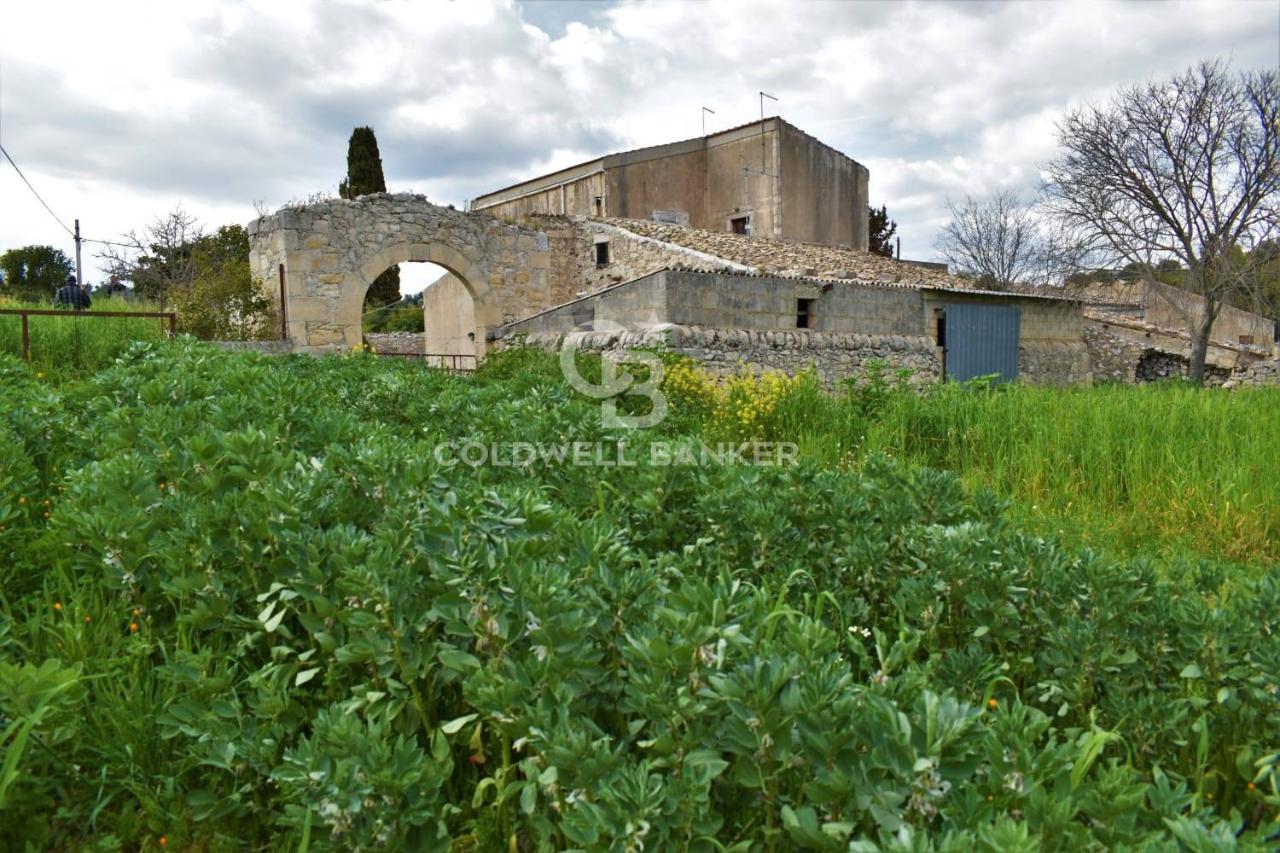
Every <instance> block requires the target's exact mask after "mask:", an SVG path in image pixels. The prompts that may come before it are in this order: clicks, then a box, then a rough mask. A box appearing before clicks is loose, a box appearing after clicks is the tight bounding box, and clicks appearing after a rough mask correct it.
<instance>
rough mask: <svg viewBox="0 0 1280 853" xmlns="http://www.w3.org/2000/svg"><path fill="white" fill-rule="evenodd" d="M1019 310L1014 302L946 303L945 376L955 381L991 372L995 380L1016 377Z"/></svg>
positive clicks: (1019, 323)
mask: <svg viewBox="0 0 1280 853" xmlns="http://www.w3.org/2000/svg"><path fill="white" fill-rule="evenodd" d="M1021 325H1022V310H1021V309H1020V308H1019V307H1018V306H1016V305H975V304H948V305H947V306H946V336H947V344H946V346H947V349H946V353H947V378H948V379H955V380H957V381H964V380H965V379H972V378H974V377H975V376H988V375H991V374H995V375H997V376H998V377H999V379H998V380H997V381H998V382H1012V381H1013V380H1015V379H1017V378H1018V335H1019V331H1020V329H1021Z"/></svg>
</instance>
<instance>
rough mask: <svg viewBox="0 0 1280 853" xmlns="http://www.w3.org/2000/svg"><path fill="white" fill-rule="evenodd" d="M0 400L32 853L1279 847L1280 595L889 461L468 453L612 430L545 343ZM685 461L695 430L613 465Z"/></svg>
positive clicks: (1274, 582) (179, 351) (132, 364)
mask: <svg viewBox="0 0 1280 853" xmlns="http://www.w3.org/2000/svg"><path fill="white" fill-rule="evenodd" d="M0 370H3V371H4V372H5V376H6V377H8V378H12V380H13V381H12V383H9V382H6V386H5V387H6V388H8V387H13V388H15V389H18V388H21V389H24V390H22V391H13V392H8V391H6V390H4V389H0V402H2V403H3V406H4V408H2V409H0V413H3V415H4V420H3V421H0V424H3V425H7V428H8V430H9V432H8V434H7V436H8V437H7V439H5V441H7V444H5V443H0V448H3V447H6V446H8V447H10V448H13V447H22V448H24V451H25V449H28V448H29V449H30V451H29V452H30V454H31V457H30V458H31V462H30V465H29V468H27V469H24V471H25V473H20V474H19V477H20V478H26V479H29V478H31V477H32V476H34V477H35V478H36V482H37V486H18V487H17V488H19V489H23V488H45V489H46V492H47V494H49V495H50V502H51V506H50V509H49V510H48V512H49V516H48V517H47V518H46V517H45V516H44V515H43V512H38V513H35V512H19V513H17V514H14V515H10V516H9V519H10V520H11V523H12V525H13V526H14V528H15V529H17V530H19V534H18V535H17V536H16V537H15V538H13V539H11V540H5V543H4V544H5V547H8V548H10V549H11V558H10V559H8V560H4V561H0V590H3V596H2V597H0V712H3V714H4V715H5V720H4V729H3V731H4V732H5V733H7V734H6V735H5V736H6V737H8V738H10V739H11V742H12V741H16V738H17V735H18V733H20V731H21V730H20V729H16V728H14V726H15V723H14V722H12V721H21V720H30V719H32V716H33V712H32V710H31V709H33V708H36V707H37V706H38V704H39V702H40V701H41V700H40V697H41V696H46V697H48V696H51V695H52V694H51V693H50V691H51V690H54V691H55V692H57V691H58V688H57V687H56V685H57V684H64V683H66V684H73V685H74V686H73V687H68V688H67V690H66V692H65V693H63V692H57V698H56V700H54V699H51V700H50V701H52V702H55V703H56V710H51V711H49V712H48V713H47V714H43V715H41V716H40V718H39V720H38V721H37V722H36V723H33V724H31V725H30V726H29V727H28V728H27V729H26V730H27V731H28V732H29V733H30V734H29V735H28V740H27V746H26V748H24V749H23V750H21V751H18V752H14V753H13V754H14V755H15V756H16V757H15V758H14V759H13V765H14V766H15V767H16V768H17V770H18V777H17V782H15V783H14V784H13V786H11V788H10V789H9V790H11V791H14V792H17V795H15V796H14V797H13V798H12V799H10V800H6V801H5V804H6V805H7V809H6V811H5V814H4V820H5V822H6V825H11V826H19V827H22V831H23V833H24V838H28V839H31V840H32V841H33V843H34V844H44V845H46V846H49V847H54V848H78V847H79V848H82V847H86V846H90V845H91V844H94V843H101V844H104V845H106V844H112V843H115V844H120V845H122V846H129V847H144V846H149V845H154V844H155V843H156V839H158V838H159V837H160V836H162V835H163V836H165V837H166V838H167V839H168V841H169V843H170V845H171V846H174V847H176V849H185V848H186V847H188V846H199V847H202V848H206V849H242V848H244V847H260V848H267V847H272V848H277V847H278V848H281V849H285V848H289V849H292V848H294V847H306V848H307V849H356V848H360V849H374V848H381V847H385V848H387V849H392V848H396V849H401V848H403V849H436V848H441V849H442V848H444V847H445V846H446V844H448V843H450V842H452V843H454V844H456V845H457V846H458V847H459V848H461V849H495V848H504V847H505V848H513V849H619V850H626V849H633V850H635V849H641V848H642V847H643V849H725V848H729V849H742V850H746V849H811V850H828V849H830V850H834V849H855V850H878V849H886V850H888V849H895V850H896V849H929V848H930V847H933V848H938V849H953V850H959V849H993V850H995V849H1001V850H1002V849H1015V848H1034V847H1040V848H1043V849H1060V850H1077V849H1112V848H1127V849H1138V848H1170V849H1172V848H1175V847H1176V846H1177V845H1179V844H1182V845H1185V846H1187V847H1190V848H1195V849H1219V848H1221V849H1226V848H1227V847H1228V846H1231V845H1234V846H1237V847H1240V848H1243V849H1265V848H1266V845H1267V844H1268V843H1269V842H1268V841H1267V839H1268V838H1269V837H1270V836H1272V835H1273V834H1274V833H1275V832H1277V831H1278V830H1280V824H1277V822H1276V820H1275V814H1276V811H1277V808H1278V807H1280V779H1278V778H1277V775H1276V763H1277V757H1276V754H1277V752H1280V741H1277V732H1280V704H1278V703H1277V690H1280V686H1278V685H1277V676H1276V674H1277V673H1280V623H1278V622H1277V619H1278V618H1280V617H1277V614H1280V580H1278V579H1277V578H1276V577H1275V576H1274V574H1270V575H1264V576H1261V577H1257V578H1250V577H1233V578H1228V577H1227V576H1226V575H1227V573H1225V572H1222V571H1216V570H1215V569H1214V568H1213V567H1212V566H1205V567H1203V569H1202V570H1201V571H1198V572H1196V573H1194V574H1188V575H1187V576H1185V577H1166V576H1164V575H1162V574H1161V573H1160V572H1158V571H1157V570H1156V569H1155V568H1154V567H1153V566H1152V565H1151V564H1149V563H1145V562H1136V563H1125V562H1117V561H1114V560H1111V559H1108V558H1105V557H1102V556H1099V555H1097V554H1094V553H1090V552H1077V551H1074V550H1071V549H1068V548H1064V547H1063V546H1062V545H1061V544H1060V543H1058V542H1056V541H1054V540H1052V539H1046V538H1042V537H1040V536H1036V535H1031V534H1028V533H1026V532H1024V531H1022V530H1020V529H1019V528H1018V526H1017V525H1016V524H1015V523H1013V522H1012V521H1011V520H1010V519H1009V517H1008V515H1007V505H1006V504H1005V503H1004V502H1003V501H1002V500H1000V499H998V498H996V497H995V496H994V495H992V494H991V493H990V492H987V491H984V490H973V491H970V490H966V488H965V487H964V484H963V483H962V481H961V480H960V478H959V477H957V476H956V475H954V474H950V473H945V472H940V471H936V470H933V469H930V468H916V467H910V466H907V465H904V464H902V463H901V462H897V461H894V460H891V459H888V458H886V457H885V456H883V455H879V454H871V455H869V456H867V457H866V458H865V459H863V460H861V462H860V464H859V466H858V469H857V470H856V471H847V470H842V469H840V468H838V467H836V466H831V465H826V464H818V463H815V462H812V461H808V462H803V463H802V464H800V465H798V466H795V467H784V468H767V467H744V466H728V465H726V466H716V465H711V466H698V467H688V466H659V465H648V464H640V465H637V466H634V467H618V466H614V467H581V466H574V465H571V464H532V465H526V466H484V467H479V468H467V467H450V466H449V465H447V464H445V463H443V462H442V461H441V460H440V459H439V458H438V457H437V454H436V450H437V448H438V447H440V446H441V444H442V443H444V442H450V441H475V442H479V443H482V444H488V443H492V442H511V441H529V442H555V441H587V442H596V441H600V442H611V441H616V440H618V438H619V436H616V435H613V434H612V433H611V432H610V431H607V430H605V429H604V428H603V426H602V425H601V423H600V415H599V405H598V402H596V401H593V400H587V399H585V398H582V397H580V396H577V395H575V394H574V393H573V392H571V391H570V390H569V389H568V388H567V386H566V385H565V383H564V382H563V381H562V380H560V379H559V378H558V369H557V367H556V365H555V361H554V359H548V358H545V357H544V358H541V359H540V358H537V357H535V356H533V355H530V354H518V353H513V354H510V355H506V356H503V357H502V358H498V359H495V360H493V361H492V362H490V364H489V365H487V366H486V368H485V369H484V370H482V371H480V373H479V374H478V375H477V376H476V377H474V378H471V377H466V378H462V377H453V376H449V375H446V374H444V373H442V372H439V371H433V370H426V369H423V368H422V367H421V366H420V365H416V364H408V363H405V364H401V363H386V362H385V361H382V360H379V359H376V358H373V357H369V356H366V355H350V356H343V357H339V356H330V357H325V358H311V357H302V356H289V357H280V358H267V357H263V356H258V355H254V354H250V353H224V352H219V351H216V350H214V349H212V348H208V347H205V346H202V345H199V344H197V343H194V342H192V341H190V340H183V341H180V342H178V344H177V345H174V346H169V345H164V346H160V345H139V346H137V347H135V348H134V349H132V350H130V351H129V352H127V353H126V354H125V355H124V356H123V357H122V358H121V359H120V360H119V361H118V362H117V363H116V364H115V365H113V366H111V367H109V368H108V369H106V370H104V371H102V372H100V373H98V374H97V375H95V376H94V377H92V378H91V379H89V380H88V381H86V382H83V383H79V384H76V385H72V386H69V387H66V388H64V389H62V390H60V391H58V392H53V391H50V390H48V389H47V387H46V386H43V385H41V384H39V383H36V382H34V380H33V379H32V378H31V376H30V373H29V368H27V367H25V366H22V365H17V364H15V363H14V362H12V360H0ZM24 394H29V395H30V399H31V403H26V402H25V399H26V398H25V397H24V396H23V395H24ZM810 403H813V401H809V402H805V399H804V398H802V399H801V400H800V401H799V402H798V403H797V404H796V405H797V407H799V408H802V407H803V406H804V405H810ZM813 404H814V405H816V403H813ZM26 408H30V409H31V411H26V412H24V411H22V410H23V409H26ZM890 409H892V405H890V406H888V407H886V411H889V410H890ZM41 422H48V423H50V424H52V425H53V426H52V427H51V428H50V429H48V430H42V429H40V428H38V427H37V426H36V424H39V423H41ZM2 434H3V433H0V435H2ZM673 438H674V440H688V441H696V440H697V438H698V437H697V436H695V435H691V436H675V437H673V436H671V435H670V434H667V435H665V437H663V436H662V435H660V434H658V433H657V431H654V430H649V431H638V432H637V433H633V434H628V435H627V436H626V439H627V440H628V442H629V443H631V444H634V445H635V446H636V447H637V448H638V449H640V450H643V449H644V448H645V445H646V444H648V443H649V442H653V441H658V440H673ZM3 452H5V451H3V450H0V453H3ZM8 452H9V453H10V457H4V458H11V457H12V458H16V457H14V456H13V451H12V450H10V451H8ZM638 457H639V458H641V459H643V458H645V457H646V455H645V454H644V453H640V454H638ZM32 472H34V473H32ZM42 478H47V479H42ZM26 479H24V480H23V482H26ZM15 482H16V480H15ZM40 483H44V484H45V485H44V486H40V485H39V484H40ZM6 488H13V487H6ZM11 493H12V492H8V493H6V494H11ZM15 579H16V582H15ZM33 579H35V581H34V582H33ZM41 673H43V674H41ZM50 685H54V686H53V687H51V686H50ZM63 697H65V698H63ZM51 707H52V706H51ZM16 725H24V724H23V723H17V724H16ZM46 747H47V748H48V749H46ZM7 758H8V755H7V754H6V759H7ZM51 804H56V805H54V806H52V807H51Z"/></svg>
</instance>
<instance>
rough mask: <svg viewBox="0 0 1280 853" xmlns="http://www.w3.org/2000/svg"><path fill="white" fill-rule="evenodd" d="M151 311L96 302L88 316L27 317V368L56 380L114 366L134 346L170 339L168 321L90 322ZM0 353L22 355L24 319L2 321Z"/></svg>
mask: <svg viewBox="0 0 1280 853" xmlns="http://www.w3.org/2000/svg"><path fill="white" fill-rule="evenodd" d="M0 308H4V309H16V308H34V309H39V310H49V309H50V306H49V305H47V304H36V303H20V302H13V301H8V300H0ZM156 310H158V309H157V308H156V306H155V305H153V304H151V303H149V302H142V301H127V300H124V299H119V298H114V299H106V298H102V297H97V298H95V299H94V300H93V305H92V307H91V308H90V310H88V311H85V312H83V313H80V312H72V311H67V312H66V316H63V317H31V318H29V320H28V324H29V325H28V331H29V336H30V343H31V363H32V364H33V365H35V366H36V368H37V369H38V370H40V371H41V372H43V373H47V374H51V375H53V376H54V377H57V378H71V377H77V376H84V375H86V374H88V373H92V372H93V371H95V370H100V369H102V368H104V367H106V366H107V365H109V364H110V363H111V362H112V361H114V360H115V358H116V357H117V356H119V355H120V354H121V353H122V352H124V351H125V350H126V349H128V348H129V346H130V345H131V344H132V343H133V342H134V341H159V340H164V339H166V338H167V337H168V335H169V325H168V321H167V320H162V319H145V318H138V317H94V316H91V315H93V314H97V313H100V312H103V311H156ZM0 353H7V354H9V355H13V356H21V355H22V318H21V317H17V316H10V315H0Z"/></svg>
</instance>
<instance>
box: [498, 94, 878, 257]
mask: <svg viewBox="0 0 1280 853" xmlns="http://www.w3.org/2000/svg"><path fill="white" fill-rule="evenodd" d="M868 177H869V173H868V172H867V169H866V168H865V167H863V166H861V165H859V164H857V163H855V162H854V161H853V160H851V159H849V158H848V157H846V156H845V155H844V154H841V153H840V152H839V151H836V150H835V149H833V148H831V147H829V146H827V145H824V144H823V143H822V142H820V141H818V140H817V139H815V138H814V137H812V136H809V135H808V134H806V133H804V132H803V131H800V130H798V129H796V128H794V127H792V126H791V125H789V124H787V123H786V122H785V121H782V120H781V119H779V118H767V119H764V120H763V121H761V122H756V123H752V124H749V125H746V126H744V127H738V128H732V129H730V130H726V131H722V132H720V133H713V134H709V135H708V136H705V137H699V138H696V139H688V140H683V141H681V142H673V143H670V144H667V145H657V146H651V147H648V148H640V149H636V150H634V151H625V152H622V153H619V154H611V155H609V156H607V157H602V158H599V159H597V160H593V161H591V162H589V163H582V164H579V165H577V166H573V167H570V168H568V169H564V170H561V171H559V172H555V173H553V174H550V175H544V176H542V177H539V178H535V179H533V180H531V181H527V182H525V183H523V184H519V185H516V186H512V187H507V188H505V189H503V190H498V191H496V192H493V193H489V194H487V195H483V196H480V197H479V198H477V199H476V200H475V205H476V209H478V210H484V211H485V212H487V213H490V214H492V215H494V216H497V217H501V218H503V219H508V220H513V221H514V220H519V219H522V218H524V217H528V216H535V215H572V216H590V217H616V218H624V219H641V220H644V219H650V218H652V217H653V216H654V214H655V213H657V212H659V211H662V212H665V213H675V214H678V215H680V216H683V217H685V219H684V221H685V224H688V225H691V226H693V227H696V228H705V229H707V230H709V231H718V232H727V231H729V230H730V226H729V220H730V219H731V218H733V217H735V216H740V215H742V214H748V215H750V217H751V234H752V235H753V236H766V237H786V238H789V239H794V240H804V241H807V242H810V243H825V244H829V245H841V246H848V247H852V248H855V249H862V250H865V249H866V247H867V183H868ZM597 198H599V199H600V200H601V204H600V205H599V206H597V204H596V199H597Z"/></svg>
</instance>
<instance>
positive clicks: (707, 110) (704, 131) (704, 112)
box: [702, 107, 716, 136]
mask: <svg viewBox="0 0 1280 853" xmlns="http://www.w3.org/2000/svg"><path fill="white" fill-rule="evenodd" d="M707 113H711V114H712V115H715V114H716V111H715V110H713V109H711V107H703V108H702V135H703V136H706V135H707Z"/></svg>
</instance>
